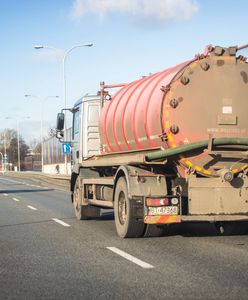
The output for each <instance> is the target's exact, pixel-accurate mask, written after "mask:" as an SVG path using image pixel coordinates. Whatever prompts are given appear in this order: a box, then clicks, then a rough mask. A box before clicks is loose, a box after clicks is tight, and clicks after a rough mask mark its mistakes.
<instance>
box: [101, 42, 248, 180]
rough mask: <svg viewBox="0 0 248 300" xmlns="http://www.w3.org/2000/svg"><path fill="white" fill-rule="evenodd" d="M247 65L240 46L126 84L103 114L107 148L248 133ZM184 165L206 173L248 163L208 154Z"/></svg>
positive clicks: (163, 144)
mask: <svg viewBox="0 0 248 300" xmlns="http://www.w3.org/2000/svg"><path fill="white" fill-rule="evenodd" d="M247 111H248V63H247V62H246V61H245V60H243V58H242V57H241V58H239V57H237V56H236V49H235V48H233V47H230V48H221V47H215V48H213V49H212V51H211V52H209V53H207V54H206V55H202V56H199V57H197V58H196V59H194V60H191V61H187V62H184V63H181V64H179V65H177V66H175V67H172V68H169V69H166V70H164V71H162V72H158V73H155V74H153V75H151V76H149V77H145V78H142V79H140V80H137V81H134V82H131V83H130V84H127V85H126V86H124V87H123V88H122V89H120V90H119V91H118V92H117V93H116V94H115V95H114V96H113V97H112V100H111V101H109V102H106V103H105V106H104V107H103V110H102V112H101V114H100V123H99V129H100V139H101V144H102V145H103V152H105V153H106V152H122V151H130V150H139V149H152V148H156V147H163V148H168V147H169V148H171V147H173V148H175V147H178V146H182V145H186V144H191V143H194V142H197V141H201V140H208V139H209V138H210V137H211V136H213V137H232V136H235V137H242V136H245V137H247V136H248V118H247ZM180 164H182V165H184V166H185V167H187V168H189V167H190V168H193V169H194V170H196V171H197V172H199V173H203V174H204V175H209V176H212V175H213V176H215V175H216V174H217V172H218V170H219V169H221V168H223V167H224V168H228V167H229V166H230V165H231V164H234V170H235V171H237V172H238V171H239V170H240V168H244V161H243V162H241V163H240V162H238V161H237V160H236V159H233V160H230V163H227V162H225V161H224V160H223V161H222V160H221V159H220V160H218V163H214V162H213V161H212V157H211V156H210V155H208V154H207V153H204V154H201V155H196V156H193V157H190V158H183V157H181V160H180Z"/></svg>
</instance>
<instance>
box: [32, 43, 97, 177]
mask: <svg viewBox="0 0 248 300" xmlns="http://www.w3.org/2000/svg"><path fill="white" fill-rule="evenodd" d="M92 46H93V43H86V44H82V45H75V46H73V47H71V48H70V49H68V50H66V51H64V53H63V57H62V66H63V70H62V72H63V85H64V106H65V109H67V85H66V69H65V63H66V58H67V57H68V55H69V54H70V52H72V51H73V50H74V49H76V48H82V47H92ZM34 48H35V49H37V50H39V49H44V48H46V49H52V50H60V49H58V48H55V47H50V46H44V45H35V46H34ZM66 129H67V128H66V110H65V122H64V140H65V141H66V140H67V133H66ZM65 173H66V174H68V168H67V155H66V154H65Z"/></svg>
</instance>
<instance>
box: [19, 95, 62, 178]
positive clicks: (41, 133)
mask: <svg viewBox="0 0 248 300" xmlns="http://www.w3.org/2000/svg"><path fill="white" fill-rule="evenodd" d="M24 97H26V98H28V97H31V98H36V99H37V100H39V101H40V108H41V109H40V110H41V120H40V143H41V171H42V172H43V171H44V157H43V152H44V145H43V103H44V102H45V101H46V100H47V99H48V98H59V96H47V97H45V98H42V97H40V96H36V95H30V94H26V95H24Z"/></svg>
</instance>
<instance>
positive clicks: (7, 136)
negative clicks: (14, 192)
mask: <svg viewBox="0 0 248 300" xmlns="http://www.w3.org/2000/svg"><path fill="white" fill-rule="evenodd" d="M30 144H32V150H31V147H30V145H28V144H27V143H26V142H25V140H24V139H23V137H22V136H21V135H19V147H20V165H21V170H24V169H25V166H24V158H25V157H26V156H28V155H30V154H31V153H35V154H40V153H41V145H40V143H37V142H36V141H32V142H31V143H30ZM0 152H1V153H2V155H3V157H4V156H5V154H6V155H7V163H8V166H10V169H12V167H14V166H17V165H18V133H17V131H16V130H14V129H9V128H7V129H4V130H3V131H1V132H0Z"/></svg>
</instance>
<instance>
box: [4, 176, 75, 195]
mask: <svg viewBox="0 0 248 300" xmlns="http://www.w3.org/2000/svg"><path fill="white" fill-rule="evenodd" d="M4 176H8V177H17V178H26V179H29V180H32V181H35V182H36V183H38V184H39V185H42V186H47V187H51V188H54V189H59V190H63V191H67V192H69V191H70V176H66V175H51V174H44V173H40V172H5V173H4Z"/></svg>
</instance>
